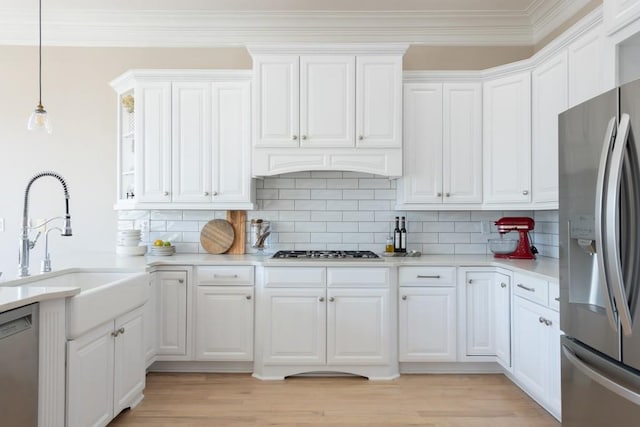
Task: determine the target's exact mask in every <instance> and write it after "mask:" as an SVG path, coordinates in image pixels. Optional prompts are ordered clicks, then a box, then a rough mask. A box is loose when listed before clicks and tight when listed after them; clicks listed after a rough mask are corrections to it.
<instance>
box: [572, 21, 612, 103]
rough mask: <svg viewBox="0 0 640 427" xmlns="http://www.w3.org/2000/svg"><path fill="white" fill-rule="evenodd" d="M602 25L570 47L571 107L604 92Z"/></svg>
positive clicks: (582, 36)
mask: <svg viewBox="0 0 640 427" xmlns="http://www.w3.org/2000/svg"><path fill="white" fill-rule="evenodd" d="M603 39H604V37H603V35H602V25H598V26H597V27H595V28H593V29H592V30H590V31H588V32H587V33H585V34H583V35H581V36H580V38H579V39H578V40H576V41H574V42H573V43H571V44H570V45H569V47H568V48H567V51H568V53H569V107H573V106H574V105H578V104H580V103H581V102H584V101H586V100H587V99H590V98H593V97H594V96H596V95H599V94H600V93H602V91H603V90H604V68H603V67H604V61H603V60H602V54H603Z"/></svg>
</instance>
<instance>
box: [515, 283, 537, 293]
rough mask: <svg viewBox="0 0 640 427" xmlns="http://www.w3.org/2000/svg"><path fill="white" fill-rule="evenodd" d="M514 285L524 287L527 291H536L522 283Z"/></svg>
mask: <svg viewBox="0 0 640 427" xmlns="http://www.w3.org/2000/svg"><path fill="white" fill-rule="evenodd" d="M516 286H517V287H519V288H520V289H524V290H525V291H529V292H535V291H536V290H535V289H534V288H529V287H527V286H525V285H523V284H522V283H518V284H517V285H516Z"/></svg>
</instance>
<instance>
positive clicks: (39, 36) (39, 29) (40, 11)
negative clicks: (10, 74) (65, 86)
mask: <svg viewBox="0 0 640 427" xmlns="http://www.w3.org/2000/svg"><path fill="white" fill-rule="evenodd" d="M38 87H39V98H38V105H39V106H41V107H42V0H38Z"/></svg>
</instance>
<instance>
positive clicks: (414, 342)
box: [398, 287, 457, 362]
mask: <svg viewBox="0 0 640 427" xmlns="http://www.w3.org/2000/svg"><path fill="white" fill-rule="evenodd" d="M399 315H400V316H399V325H398V328H399V339H400V352H399V359H400V362H455V361H456V335H457V334H456V289H455V288H453V287H450V288H408V287H402V288H400V312H399Z"/></svg>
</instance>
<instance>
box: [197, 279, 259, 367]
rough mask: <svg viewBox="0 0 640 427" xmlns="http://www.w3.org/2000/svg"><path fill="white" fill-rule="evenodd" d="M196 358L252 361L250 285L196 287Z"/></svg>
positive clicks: (251, 296)
mask: <svg viewBox="0 0 640 427" xmlns="http://www.w3.org/2000/svg"><path fill="white" fill-rule="evenodd" d="M196 298H197V303H196V335H195V337H196V338H195V339H196V355H195V357H196V359H197V360H222V361H248V360H253V287H249V286H233V287H230V286H199V287H198V290H197V297H196Z"/></svg>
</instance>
